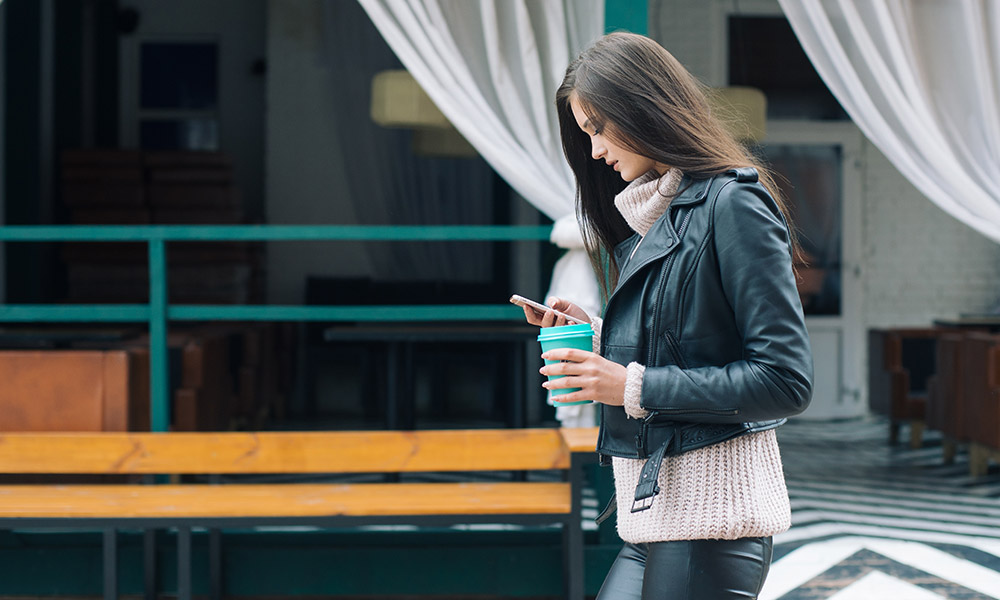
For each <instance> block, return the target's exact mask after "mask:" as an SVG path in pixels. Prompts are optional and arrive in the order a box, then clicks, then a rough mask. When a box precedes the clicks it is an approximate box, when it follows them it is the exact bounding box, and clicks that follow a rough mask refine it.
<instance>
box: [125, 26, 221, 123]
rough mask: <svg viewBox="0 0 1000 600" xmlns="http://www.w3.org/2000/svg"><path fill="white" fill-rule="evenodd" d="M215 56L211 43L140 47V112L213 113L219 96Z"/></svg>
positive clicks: (216, 51)
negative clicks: (192, 111)
mask: <svg viewBox="0 0 1000 600" xmlns="http://www.w3.org/2000/svg"><path fill="white" fill-rule="evenodd" d="M218 54H219V49H218V46H217V45H216V44H214V43H174V42H171V43H159V42H158V43H149V42H147V43H144V44H142V49H141V51H140V57H141V58H140V61H141V65H140V71H139V72H140V73H141V83H140V86H141V93H140V106H141V108H143V109H189V110H190V109H194V110H206V109H207V110H211V109H214V108H215V107H216V105H217V104H218V95H219V93H218V89H219V87H218Z"/></svg>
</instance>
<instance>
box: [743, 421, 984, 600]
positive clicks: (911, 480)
mask: <svg viewBox="0 0 1000 600" xmlns="http://www.w3.org/2000/svg"><path fill="white" fill-rule="evenodd" d="M778 435H779V440H780V444H781V451H782V459H783V462H784V466H785V472H786V477H787V481H788V489H789V496H790V498H791V501H792V523H793V525H792V528H791V529H790V530H789V531H788V532H786V533H784V534H781V535H779V536H776V537H775V540H774V542H775V554H774V561H773V563H772V566H771V572H770V574H769V576H768V580H767V583H766V585H765V587H764V591H763V593H762V594H761V596H760V597H761V599H762V600H779V599H780V600H819V599H831V600H925V599H926V600H941V599H945V598H948V599H954V600H972V599H976V600H978V599H990V598H996V599H1000V467H998V466H997V465H992V466H991V468H990V472H989V474H988V475H986V476H985V477H979V478H971V477H970V476H969V474H968V457H967V455H966V454H965V453H964V452H962V451H960V452H959V454H958V456H957V457H956V460H955V462H954V463H953V464H951V465H946V464H944V462H943V460H942V449H941V438H940V436H939V435H937V434H935V433H934V432H930V433H928V434H927V435H926V436H925V442H924V446H923V447H922V448H920V449H918V450H911V449H909V448H908V447H907V446H905V445H904V444H902V443H901V444H899V445H896V446H891V447H890V446H889V445H888V443H887V440H888V425H887V423H886V422H885V421H884V420H881V419H877V418H866V419H861V420H850V421H842V422H832V423H829V422H827V423H811V422H808V421H793V422H790V423H789V424H787V425H786V426H784V427H783V428H781V429H780V430H779V434H778ZM901 437H903V438H905V437H906V436H901Z"/></svg>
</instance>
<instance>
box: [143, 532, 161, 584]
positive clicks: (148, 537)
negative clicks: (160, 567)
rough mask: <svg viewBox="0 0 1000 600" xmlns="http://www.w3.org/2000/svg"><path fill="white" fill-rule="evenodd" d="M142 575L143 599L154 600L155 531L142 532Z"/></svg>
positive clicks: (155, 571) (155, 576)
mask: <svg viewBox="0 0 1000 600" xmlns="http://www.w3.org/2000/svg"><path fill="white" fill-rule="evenodd" d="M142 573H143V577H142V579H143V587H144V589H143V598H145V600H156V586H157V584H158V583H159V582H158V581H157V574H158V573H157V564H156V530H155V529H144V530H143V531H142Z"/></svg>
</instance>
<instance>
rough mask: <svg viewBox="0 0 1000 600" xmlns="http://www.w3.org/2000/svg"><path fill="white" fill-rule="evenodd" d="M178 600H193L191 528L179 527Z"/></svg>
mask: <svg viewBox="0 0 1000 600" xmlns="http://www.w3.org/2000/svg"><path fill="white" fill-rule="evenodd" d="M177 600H191V528H190V527H178V528H177Z"/></svg>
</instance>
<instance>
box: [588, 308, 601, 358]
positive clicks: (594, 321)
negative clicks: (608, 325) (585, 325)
mask: <svg viewBox="0 0 1000 600" xmlns="http://www.w3.org/2000/svg"><path fill="white" fill-rule="evenodd" d="M603 326H604V319H602V318H601V317H591V318H590V328H591V329H593V330H594V337H593V338H591V339H592V341H593V343H594V346H593V348H594V354H600V353H601V327H603Z"/></svg>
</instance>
